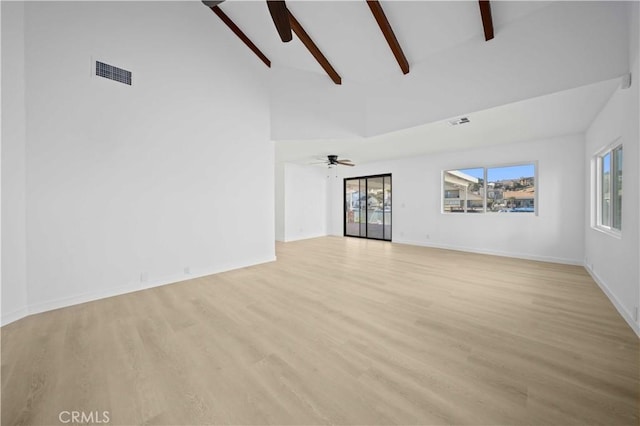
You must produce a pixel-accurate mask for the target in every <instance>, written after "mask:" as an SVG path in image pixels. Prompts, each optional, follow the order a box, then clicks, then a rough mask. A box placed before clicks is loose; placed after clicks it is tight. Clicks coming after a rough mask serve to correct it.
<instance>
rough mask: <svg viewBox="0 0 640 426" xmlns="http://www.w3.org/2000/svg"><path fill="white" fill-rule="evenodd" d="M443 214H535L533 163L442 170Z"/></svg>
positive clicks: (534, 174)
mask: <svg viewBox="0 0 640 426" xmlns="http://www.w3.org/2000/svg"><path fill="white" fill-rule="evenodd" d="M442 175H443V176H442V181H443V200H442V211H443V212H444V213H535V212H536V185H535V183H536V166H535V164H534V163H529V164H518V165H512V166H500V167H476V168H468V169H454V170H445V171H444V172H443V174H442Z"/></svg>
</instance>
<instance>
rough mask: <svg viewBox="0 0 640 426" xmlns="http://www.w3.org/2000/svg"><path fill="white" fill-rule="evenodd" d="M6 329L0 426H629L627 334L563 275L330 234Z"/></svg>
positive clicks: (632, 415)
mask: <svg viewBox="0 0 640 426" xmlns="http://www.w3.org/2000/svg"><path fill="white" fill-rule="evenodd" d="M277 256H278V260H277V262H272V263H268V264H263V265H258V266H254V267H250V268H243V269H239V270H234V271H229V272H226V273H222V274H217V275H211V276H207V277H201V278H196V279H192V280H189V281H184V282H181V283H176V284H172V285H168V286H163V287H158V288H153V289H149V290H145V291H140V292H136V293H131V294H126V295H122V296H117V297H112V298H108V299H104V300H99V301H95V302H90V303H85V304H82V305H77V306H73V307H69V308H65V309H59V310H56V311H51V312H47V313H43V314H39V315H34V316H31V317H28V318H25V319H23V320H20V321H17V322H15V323H13V324H10V325H8V326H5V327H3V328H2V353H1V355H2V360H1V361H2V370H1V372H2V383H1V386H2V401H1V402H2V413H1V416H2V424H3V425H4V424H7V425H13V424H24V425H40V424H42V425H44V424H47V425H48V424H59V420H58V415H59V413H60V412H61V411H63V410H67V411H71V410H77V411H85V412H87V413H89V412H96V411H97V412H102V411H105V410H106V411H109V416H110V420H111V421H110V423H111V424H122V425H131V424H166V425H170V424H172V425H174V424H237V425H239V424H254V425H258V424H274V425H275V424H281V425H301V424H305V425H307V424H344V425H347V424H349V425H351V424H367V425H376V424H380V425H382V424H384V425H387V424H425V425H426V424H456V425H457V424H459V425H477V424H486V425H489V424H501V425H502V424H510V425H511V424H519V425H526V424H530V425H540V424H550V425H570V424H575V425H585V424H599V425H638V424H639V421H640V415H639V409H640V403H639V399H640V390H639V385H638V384H639V381H640V373H639V366H640V361H639V360H640V358H639V356H640V348H639V344H638V343H639V342H638V338H637V336H636V335H635V334H634V333H633V331H632V330H631V329H630V328H629V327H628V326H627V324H626V323H625V322H624V320H623V319H622V318H621V317H620V316H619V315H618V313H617V312H616V310H615V308H614V307H613V306H612V305H611V303H610V302H609V300H608V299H607V298H606V296H605V295H604V294H603V293H602V291H600V289H599V288H598V286H597V285H596V284H595V283H594V282H593V280H592V279H591V278H590V277H589V275H588V274H587V273H586V271H585V270H584V269H583V268H581V267H577V266H571V265H559V264H552V263H544V262H535V261H529V260H521V259H511V258H504V257H493V256H487V255H480V254H470V253H461V252H455V251H449V250H438V249H431V248H421V247H413V246H408V245H400V244H392V243H388V242H381V241H368V240H360V239H349V238H337V237H326V238H318V239H312V240H305V241H298V242H291V243H285V244H281V243H278V244H277Z"/></svg>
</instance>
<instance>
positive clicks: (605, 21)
mask: <svg viewBox="0 0 640 426" xmlns="http://www.w3.org/2000/svg"><path fill="white" fill-rule="evenodd" d="M286 4H287V7H288V8H289V10H290V11H291V13H292V14H293V15H295V17H296V19H297V20H298V21H299V22H300V24H301V25H302V26H303V27H304V29H305V30H306V32H307V33H308V34H309V36H310V37H311V38H312V39H313V41H314V42H315V43H316V44H317V46H318V48H319V49H320V50H321V51H322V53H323V54H324V55H325V56H326V58H327V60H328V61H329V62H330V63H331V64H332V66H333V67H334V68H335V70H336V71H337V73H338V74H339V75H340V76H341V81H342V84H341V85H336V84H334V83H333V82H332V81H331V79H330V78H329V77H328V76H327V74H326V72H325V71H324V70H323V69H322V68H321V66H320V65H319V64H318V62H317V61H316V60H315V59H314V58H313V56H312V55H311V54H310V53H309V51H308V50H307V49H306V48H305V47H304V46H303V44H302V43H301V42H300V40H299V39H298V38H297V37H296V36H294V38H293V40H292V41H291V42H289V43H282V41H281V40H280V38H279V36H278V33H277V32H276V30H275V28H274V25H273V22H272V21H271V17H270V16H269V11H268V9H267V5H266V2H264V1H234V0H227V1H226V2H224V3H222V4H221V5H220V6H219V7H220V8H221V9H222V10H224V12H225V14H227V15H228V16H229V17H230V18H231V19H232V20H233V21H234V22H235V23H236V24H237V25H238V26H239V27H240V28H241V29H242V30H243V31H244V32H245V33H246V35H247V36H248V37H249V38H250V39H251V40H253V42H254V43H255V44H256V45H257V46H258V47H259V48H260V50H261V51H262V52H264V54H265V55H266V56H267V57H268V58H269V59H270V60H271V69H270V70H269V71H268V73H269V76H270V78H271V117H272V138H273V139H274V140H276V141H285V140H288V141H304V140H319V139H322V140H341V139H359V138H374V137H378V136H380V135H384V134H388V133H390V132H397V131H401V130H403V129H407V128H413V127H416V126H424V125H426V124H429V123H435V122H438V121H441V120H445V119H447V118H451V117H456V116H460V115H464V114H469V113H472V112H479V111H483V110H487V109H492V108H496V107H500V106H504V105H509V104H513V103H518V102H522V101H525V100H527V99H533V98H539V97H541V96H546V95H551V94H554V93H558V92H562V91H566V90H570V89H576V88H580V87H583V86H585V87H586V86H589V85H593V84H595V83H600V82H606V81H608V80H611V79H614V78H617V77H619V76H621V75H623V74H625V73H627V72H628V71H629V34H628V32H629V18H628V12H629V9H630V5H629V3H627V2H611V1H593V2H574V1H566V2H565V1H556V2H539V1H492V2H491V3H490V4H491V12H492V18H493V26H494V29H495V38H493V39H492V40H489V41H485V36H484V32H483V22H482V19H481V15H480V8H479V5H478V2H477V1H442V2H438V1H383V2H380V4H381V5H382V8H383V10H384V13H385V14H386V17H387V19H388V21H389V24H390V25H391V27H392V28H393V31H394V33H395V36H396V37H397V40H398V43H399V45H400V46H401V47H402V50H403V52H404V54H405V55H406V58H407V61H408V64H409V66H410V72H409V73H408V74H403V71H402V70H401V69H400V67H399V66H398V62H397V61H396V58H395V57H394V55H393V54H392V52H391V50H390V48H389V45H388V44H387V41H386V40H385V38H384V36H383V33H382V32H381V31H380V27H379V26H378V24H377V22H376V20H375V19H374V16H373V15H372V13H371V10H370V8H369V7H367V3H366V2H365V1H364V0H358V1H339V2H338V1H335V2H329V1H287V3H286ZM214 19H215V17H214V16H213V15H212V20H214ZM213 24H220V25H222V23H221V22H213V23H212V25H213ZM229 33H230V35H229V37H230V38H229V42H228V45H229V48H230V49H231V48H236V49H245V50H246V52H247V55H253V53H252V52H251V51H250V50H248V49H247V48H246V47H245V46H244V45H243V44H242V43H241V42H240V41H239V40H238V39H237V38H234V37H235V36H233V34H231V32H229ZM255 60H256V61H257V62H259V61H260V60H259V59H258V58H257V57H256V58H255ZM604 86H606V87H610V86H611V84H609V85H607V84H605V85H604ZM585 90H587V91H588V90H589V89H585ZM593 90H595V91H596V92H597V93H601V92H600V91H598V89H593ZM569 97H570V96H569ZM594 97H595V98H598V99H600V98H601V97H602V96H600V95H594ZM565 113H566V114H568V115H571V114H579V113H580V112H579V111H577V112H576V111H565ZM590 113H591V112H590V111H586V112H585V114H587V115H588V114H590ZM534 116H535V114H534ZM532 120H535V117H532ZM570 121H571V120H570ZM574 121H575V120H574Z"/></svg>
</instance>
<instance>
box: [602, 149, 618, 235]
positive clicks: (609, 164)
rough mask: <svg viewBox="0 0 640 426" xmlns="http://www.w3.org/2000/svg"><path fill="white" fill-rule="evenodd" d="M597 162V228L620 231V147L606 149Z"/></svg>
mask: <svg viewBox="0 0 640 426" xmlns="http://www.w3.org/2000/svg"><path fill="white" fill-rule="evenodd" d="M596 161H597V169H596V170H597V173H598V176H597V179H598V180H597V186H596V191H597V196H596V200H597V223H596V225H597V227H598V228H600V229H603V230H605V231H612V232H614V233H619V232H620V231H622V145H618V146H616V147H614V148H609V149H606V150H605V151H603V152H601V153H600V154H598V155H597V156H596Z"/></svg>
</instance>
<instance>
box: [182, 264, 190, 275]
mask: <svg viewBox="0 0 640 426" xmlns="http://www.w3.org/2000/svg"><path fill="white" fill-rule="evenodd" d="M184 274H185V275H189V274H191V268H190V267H188V266H185V267H184Z"/></svg>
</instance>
